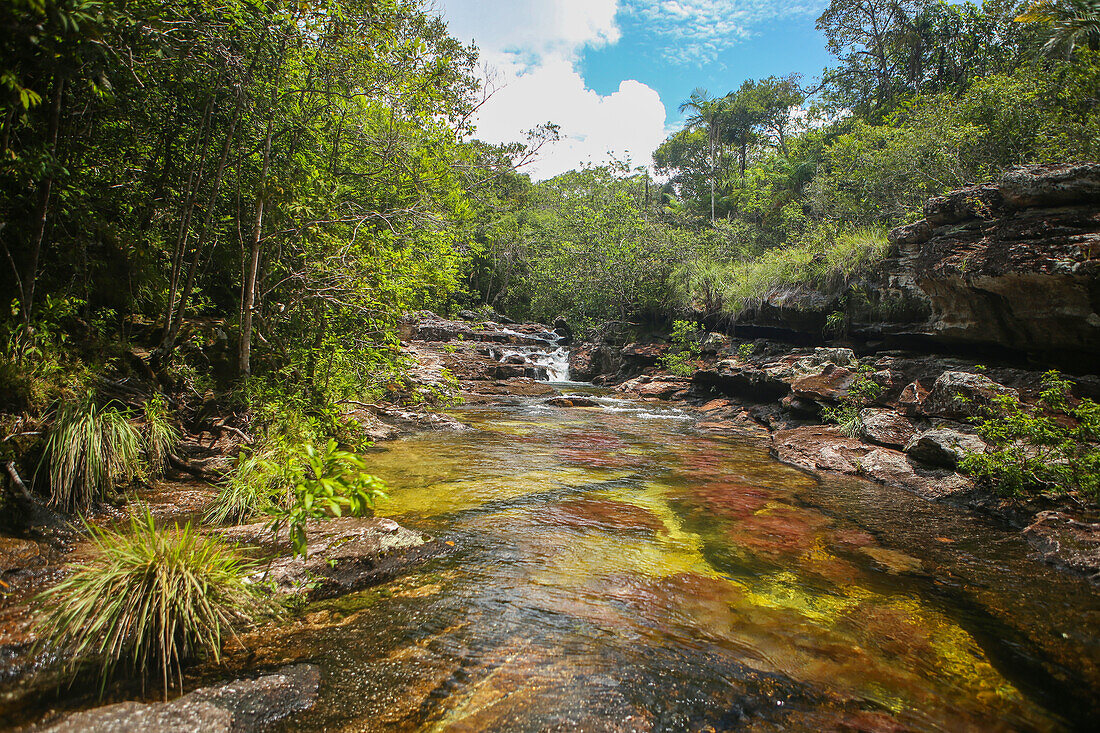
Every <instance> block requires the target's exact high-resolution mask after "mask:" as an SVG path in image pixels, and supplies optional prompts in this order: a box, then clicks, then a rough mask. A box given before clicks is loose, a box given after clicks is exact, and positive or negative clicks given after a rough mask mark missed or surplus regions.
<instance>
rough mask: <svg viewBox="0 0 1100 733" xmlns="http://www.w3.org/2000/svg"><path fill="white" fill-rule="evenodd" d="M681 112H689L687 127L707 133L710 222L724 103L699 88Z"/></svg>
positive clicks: (712, 212) (683, 105) (681, 108)
mask: <svg viewBox="0 0 1100 733" xmlns="http://www.w3.org/2000/svg"><path fill="white" fill-rule="evenodd" d="M680 112H688V113H689V114H688V117H687V120H686V126H687V127H688V128H697V129H702V130H705V131H706V133H707V148H706V153H707V154H706V167H707V173H708V177H709V178H710V220H711V221H712V222H713V221H714V218H715V215H714V188H715V182H714V179H715V178H716V177H717V175H718V145H719V142H720V141H721V139H722V120H723V112H724V109H723V102H722V100H719V99H714V98H713V97H711V96H710V94H709V93H708V92H707V90H706V89H703V88H702V87H697V88H696V89H695V90H694V91H692V93H691V96H690V97H689V98H688V100H687V101H686V102H684V103H682V104H681V105H680Z"/></svg>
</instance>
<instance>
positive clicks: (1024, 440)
mask: <svg viewBox="0 0 1100 733" xmlns="http://www.w3.org/2000/svg"><path fill="white" fill-rule="evenodd" d="M1042 385H1043V389H1042V392H1040V394H1039V399H1038V401H1037V402H1036V404H1035V406H1034V407H1031V406H1028V405H1024V404H1022V403H1021V402H1020V401H1019V399H1018V398H1016V397H1014V396H1012V395H1000V396H998V397H996V398H995V400H994V409H993V411H992V414H990V415H987V416H984V417H979V418H976V420H975V422H976V424H977V427H978V434H979V435H981V436H982V438H984V439H985V441H986V442H987V443H989V445H990V449H989V451H988V452H986V453H971V454H969V455H967V456H966V457H965V458H963V460H962V461H961V463H960V466H961V467H962V469H963V470H964V471H965V472H966V473H968V474H970V475H971V476H973V477H974V478H975V479H976V480H977V481H978V482H979V483H981V484H984V485H986V486H988V487H989V488H991V489H993V490H994V491H996V492H998V493H1000V494H1004V495H1007V496H1016V495H1019V494H1023V493H1032V492H1051V493H1058V494H1065V493H1075V494H1078V495H1080V496H1084V497H1087V498H1089V499H1092V500H1097V499H1100V405H1098V404H1096V403H1095V402H1093V401H1092V400H1089V399H1085V400H1081V401H1080V402H1079V403H1077V404H1076V405H1073V404H1072V403H1071V399H1070V390H1071V388H1072V385H1071V383H1070V382H1069V381H1068V380H1066V379H1064V378H1063V377H1062V376H1061V374H1059V373H1058V372H1057V371H1055V370H1051V371H1049V372H1047V373H1046V374H1044V375H1043V382H1042Z"/></svg>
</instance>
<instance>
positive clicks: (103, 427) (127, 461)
mask: <svg viewBox="0 0 1100 733" xmlns="http://www.w3.org/2000/svg"><path fill="white" fill-rule="evenodd" d="M141 448H142V439H141V435H140V434H139V433H138V431H137V430H136V429H135V428H134V426H133V425H131V424H130V422H129V421H128V420H127V419H126V416H125V415H123V414H122V413H121V412H119V411H118V410H117V409H115V408H114V407H113V406H111V405H108V406H106V407H103V408H99V407H97V406H96V404H95V403H94V402H91V401H87V402H84V403H79V402H70V403H68V404H65V405H62V407H61V408H59V410H58V412H57V415H56V417H55V418H54V421H53V425H52V426H51V427H50V431H49V438H48V440H47V442H46V451H45V453H44V454H43V457H42V459H43V461H46V462H47V464H48V469H49V470H48V474H49V481H50V501H51V503H53V504H54V505H56V506H60V507H61V508H63V509H65V510H66V511H76V510H84V509H88V508H89V507H91V506H92V504H93V503H94V502H95V501H96V500H97V499H98V498H100V497H101V496H102V495H103V494H104V493H106V492H107V491H108V490H109V489H110V488H111V487H112V486H113V485H114V484H115V483H116V482H117V481H119V480H120V479H129V478H132V477H134V476H135V475H137V473H138V471H139V468H140V461H141Z"/></svg>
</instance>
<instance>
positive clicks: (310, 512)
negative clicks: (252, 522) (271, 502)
mask: <svg viewBox="0 0 1100 733" xmlns="http://www.w3.org/2000/svg"><path fill="white" fill-rule="evenodd" d="M277 470H278V471H279V472H280V473H281V475H283V476H285V477H287V478H289V479H290V486H291V494H290V501H289V502H288V503H287V504H286V505H279V504H276V505H275V506H274V507H273V509H272V510H271V511H270V513H271V514H272V516H273V517H274V519H273V520H272V522H271V531H272V533H273V534H275V535H276V536H277V535H278V534H279V531H280V530H281V529H282V528H283V527H284V526H286V527H287V530H288V532H289V534H290V542H291V545H292V546H293V548H294V552H295V554H297V555H301V556H303V557H304V556H305V555H306V552H307V538H306V523H307V522H308V521H309V520H310V519H325V518H328V517H333V516H335V517H339V516H343V515H344V514H348V515H349V516H353V517H362V516H369V515H370V514H372V513H373V511H374V502H375V500H377V499H379V498H382V497H385V493H384V492H385V489H386V485H385V484H384V483H383V482H382V480H381V479H379V478H378V477H377V476H373V475H371V474H369V473H367V466H366V463H364V462H363V459H362V458H360V457H359V456H357V455H355V454H354V453H348V452H347V451H342V450H339V449H338V448H337V447H336V441H335V440H330V441H328V443H327V444H326V445H325V447H324V448H323V449H321V450H318V449H317V448H316V447H314V446H313V445H312V444H311V443H306V444H304V445H302V446H301V448H300V451H299V452H298V454H297V455H295V456H292V457H291V460H290V461H289V462H288V463H286V464H285V465H282V466H279V467H278V468H277Z"/></svg>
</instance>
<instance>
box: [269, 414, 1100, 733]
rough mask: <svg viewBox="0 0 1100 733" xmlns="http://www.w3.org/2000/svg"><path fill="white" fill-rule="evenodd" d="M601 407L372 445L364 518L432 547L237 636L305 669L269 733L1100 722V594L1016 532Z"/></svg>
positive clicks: (474, 417)
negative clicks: (378, 577)
mask: <svg viewBox="0 0 1100 733" xmlns="http://www.w3.org/2000/svg"><path fill="white" fill-rule="evenodd" d="M602 400H603V406H602V407H600V408H590V409H576V408H574V409H569V408H565V409H561V408H553V407H547V406H545V405H543V404H542V403H541V401H540V400H534V399H527V400H517V401H516V403H515V404H514V405H510V406H504V407H501V406H493V407H468V408H464V409H459V410H457V411H456V413H455V414H456V415H457V416H458V417H459V419H461V420H462V421H463V422H465V423H467V424H468V425H470V426H471V428H472V429H471V430H470V431H468V432H464V433H459V434H447V433H435V434H425V435H420V436H416V437H412V438H408V439H405V440H401V441H398V442H396V443H391V444H388V445H387V446H385V447H384V448H382V449H379V450H378V451H377V452H375V453H373V454H372V456H371V459H372V464H373V470H374V471H375V472H376V473H377V474H379V475H380V476H382V477H384V478H385V479H386V480H387V481H388V482H389V485H390V488H391V492H390V498H389V499H388V500H387V501H384V502H383V503H381V505H380V507H379V513H380V514H382V515H387V516H392V517H394V518H396V519H398V520H399V521H402V522H404V523H406V524H408V525H409V526H413V527H416V528H419V529H422V530H424V531H426V532H429V533H431V534H433V535H434V536H436V537H437V538H440V539H441V540H443V541H444V542H446V543H453V552H451V553H449V554H447V555H445V556H441V557H437V558H435V559H434V560H432V561H430V562H429V563H428V564H427V565H425V566H421V567H420V568H418V569H417V570H416V571H415V572H414V573H413V574H411V575H409V576H407V577H405V578H402V579H400V580H398V581H394V582H392V583H389V584H387V585H385V586H383V587H379V588H374V589H371V590H368V591H365V592H362V593H357V594H354V595H351V596H347V597H344V598H340V599H335V600H331V601H324V602H319V603H315V604H313V605H311V606H310V607H309V608H308V609H307V610H306V612H305V614H304V615H303V617H302V619H301V620H300V621H298V622H296V623H294V624H291V625H290V626H288V627H286V628H284V629H281V630H279V631H278V632H277V635H276V636H274V637H272V636H267V637H265V638H263V639H260V640H255V641H250V642H249V646H250V647H251V649H252V651H251V652H250V653H249V655H248V662H249V663H250V664H267V663H271V664H276V663H282V662H287V661H312V662H315V663H317V664H319V665H320V666H321V668H322V670H323V683H322V690H321V699H320V701H319V702H318V704H317V705H316V706H315V707H314V709H313V710H311V711H308V712H306V713H303V714H300V715H298V716H297V717H295V718H293V719H291V720H290V721H289V722H288V723H286V724H285V728H286V729H287V730H302V731H312V730H322V729H323V730H334V731H396V730H455V731H459V730H469V731H473V730H516V731H536V730H586V731H598V730H612V731H647V730H698V731H719V730H748V731H779V730H794V731H802V730H805V731H819V730H843V731H900V730H915V731H1002V730H1003V731H1008V730H1013V731H1016V730H1020V731H1030V730H1039V731H1047V730H1072V729H1080V730H1085V729H1090V726H1091V724H1095V721H1097V720H1100V717H1098V715H1100V639H1098V638H1097V636H1098V634H1097V632H1098V630H1100V596H1098V594H1097V593H1096V591H1095V589H1094V588H1092V587H1091V586H1089V585H1088V584H1087V583H1086V582H1084V581H1081V580H1078V579H1075V578H1072V577H1070V576H1068V575H1065V574H1063V573H1060V572H1057V571H1055V570H1053V569H1050V568H1048V567H1046V566H1044V565H1042V564H1040V563H1037V562H1034V561H1032V560H1029V559H1028V558H1027V554H1028V548H1027V546H1026V543H1025V542H1024V541H1023V540H1022V539H1021V538H1020V536H1019V535H1018V534H1017V533H1015V532H1011V531H1008V530H1005V529H1002V528H999V527H998V526H996V525H994V524H992V523H990V522H989V521H987V520H985V519H983V518H981V517H979V516H976V515H972V514H968V513H966V512H964V511H960V510H956V509H952V508H947V507H943V506H938V505H935V504H930V503H928V502H925V501H923V500H921V499H918V498H916V497H913V496H911V495H909V494H906V493H904V492H902V491H895V490H891V489H889V488H884V487H882V486H877V485H871V484H868V483H864V482H861V481H856V480H842V479H819V478H814V477H812V476H810V475H807V474H805V473H803V472H800V471H798V470H796V469H793V468H790V467H787V466H785V465H782V464H780V463H778V462H776V461H775V460H773V459H771V458H770V457H769V456H768V455H767V453H766V452H765V451H763V450H761V449H759V448H757V447H754V446H753V445H752V444H750V443H747V442H743V441H739V440H737V439H734V438H723V437H713V436H708V435H703V434H700V433H698V432H696V431H695V430H694V429H693V427H692V421H691V420H690V419H687V417H686V416H685V415H683V414H682V413H679V412H678V411H676V410H674V409H671V408H657V407H653V406H652V405H649V404H645V405H641V404H638V403H630V402H624V401H617V400H612V399H608V398H602ZM451 546H452V545H450V544H448V547H451Z"/></svg>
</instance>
